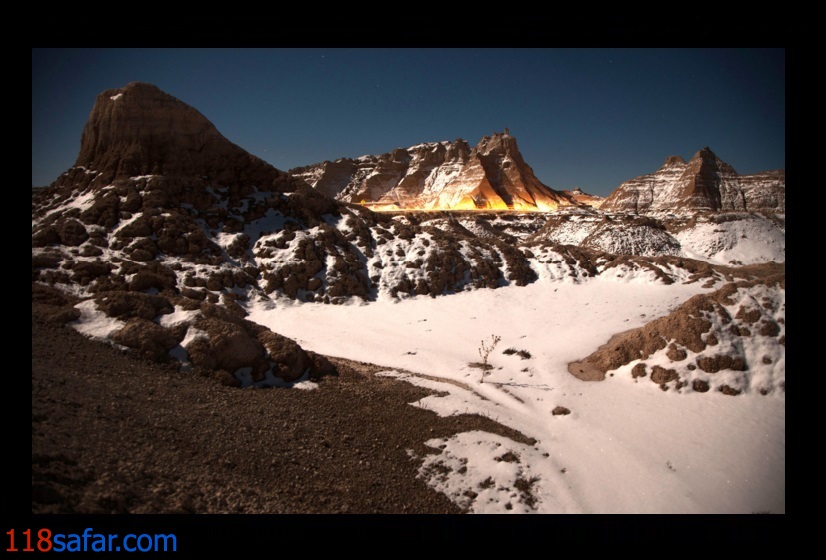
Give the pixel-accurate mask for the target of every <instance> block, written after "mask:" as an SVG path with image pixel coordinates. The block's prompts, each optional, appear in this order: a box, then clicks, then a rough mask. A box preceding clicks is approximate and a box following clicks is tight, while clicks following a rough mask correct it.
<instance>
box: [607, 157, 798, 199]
mask: <svg viewBox="0 0 826 560" xmlns="http://www.w3.org/2000/svg"><path fill="white" fill-rule="evenodd" d="M601 209H602V210H606V211H609V212H632V213H637V214H642V213H646V212H695V211H718V210H719V211H741V212H742V211H747V212H777V213H783V212H785V211H786V174H785V172H784V171H782V170H779V171H765V172H763V173H757V174H754V175H740V174H738V173H737V172H736V171H735V170H734V168H733V167H732V166H730V165H729V164H727V163H726V162H724V161H723V160H721V159H720V158H718V157H717V156H716V155H715V154H714V152H712V151H711V149H709V148H708V147H706V148H703V149H702V150H700V151H699V152H697V153H696V154H694V157H692V158H691V160H690V161H689V162H688V163H686V162H685V160H684V159H683V158H681V157H680V156H670V157H668V158H667V159H666V160H665V163H663V165H662V167H660V168H659V169H658V170H657V171H656V172H654V173H650V174H648V175H642V176H640V177H637V178H635V179H631V180H630V181H626V182H625V183H623V184H621V185H620V186H619V187H617V188H616V190H614V192H612V193H611V195H610V196H608V198H607V199H605V202H604V203H603V204H602V207H601Z"/></svg>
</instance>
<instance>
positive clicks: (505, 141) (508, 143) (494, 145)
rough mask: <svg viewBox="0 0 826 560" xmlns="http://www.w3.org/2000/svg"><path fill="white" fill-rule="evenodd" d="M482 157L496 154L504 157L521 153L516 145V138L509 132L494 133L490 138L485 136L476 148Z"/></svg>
mask: <svg viewBox="0 0 826 560" xmlns="http://www.w3.org/2000/svg"><path fill="white" fill-rule="evenodd" d="M474 150H476V152H477V153H479V154H481V155H488V154H492V153H496V154H499V155H504V154H506V153H509V152H512V153H519V148H518V147H517V145H516V138H515V137H514V136H511V135H510V133H509V131H508V132H494V133H493V134H491V135H490V136H483V137H482V139H481V140H480V141H479V143H478V144H476V148H474Z"/></svg>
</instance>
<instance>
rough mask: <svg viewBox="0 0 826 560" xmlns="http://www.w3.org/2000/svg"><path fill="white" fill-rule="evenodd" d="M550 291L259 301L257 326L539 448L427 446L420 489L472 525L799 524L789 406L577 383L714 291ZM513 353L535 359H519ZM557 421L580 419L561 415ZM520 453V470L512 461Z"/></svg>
mask: <svg viewBox="0 0 826 560" xmlns="http://www.w3.org/2000/svg"><path fill="white" fill-rule="evenodd" d="M543 276H544V277H543V278H541V279H540V281H538V282H536V283H534V284H532V285H529V286H525V287H515V286H508V287H502V288H499V289H496V290H486V289H480V290H473V291H467V292H461V293H458V294H455V295H451V296H450V297H440V298H430V297H426V296H425V297H412V298H409V299H405V300H402V301H399V300H393V299H391V298H380V299H379V300H378V301H377V302H374V303H370V304H361V303H358V302H352V303H350V304H344V305H335V306H333V305H321V304H308V303H296V302H291V301H282V300H279V301H277V302H268V301H264V300H258V301H257V302H255V303H251V304H250V309H249V311H250V317H249V318H250V319H251V320H253V321H256V322H258V323H261V324H264V325H266V326H268V327H270V328H271V329H273V330H274V331H276V332H278V333H280V334H283V335H285V336H289V337H291V338H294V339H295V340H296V341H297V342H298V343H299V344H301V345H302V346H303V347H304V348H306V349H308V350H312V351H315V352H320V353H324V354H328V355H333V356H341V357H345V358H350V359H355V360H360V361H367V362H371V363H376V364H380V365H382V366H386V367H387V368H388V370H387V372H385V375H392V376H396V377H401V378H403V379H406V380H407V381H410V382H413V383H416V384H418V385H422V386H424V387H428V388H431V389H436V390H438V391H440V395H442V396H436V395H431V396H428V397H425V398H423V399H421V400H420V401H418V402H416V403H412V404H414V405H415V406H419V407H422V408H425V409H427V410H431V411H433V412H434V413H435V414H440V415H453V414H463V413H477V414H481V415H484V416H487V417H489V418H491V419H493V420H496V421H498V422H500V423H502V424H505V425H507V426H510V427H512V428H514V429H516V430H519V431H520V432H521V433H523V434H525V435H526V436H528V437H529V438H534V439H535V440H536V444H535V445H533V446H531V445H527V444H524V443H518V442H515V441H513V440H510V439H507V438H504V437H502V436H498V435H495V434H490V433H486V432H467V433H460V434H457V435H455V436H453V437H451V438H448V439H446V440H432V441H430V442H427V444H428V445H430V446H432V447H434V448H437V450H438V449H439V448H441V453H439V454H436V455H428V456H426V457H425V458H424V463H423V465H422V467H421V471H420V476H421V477H422V478H423V479H424V480H425V481H427V482H428V483H429V484H431V485H432V486H433V487H434V488H436V489H438V490H440V491H442V492H444V493H445V494H446V495H448V496H449V497H450V498H451V499H452V500H454V501H455V502H457V503H459V504H460V505H462V506H464V507H467V508H469V509H470V510H471V511H473V512H480V513H481V512H485V513H489V512H499V513H521V512H540V513H751V512H755V511H771V512H772V513H783V512H785V397H784V396H783V395H784V394H783V393H782V392H779V391H776V392H773V393H771V394H770V395H768V396H763V395H760V394H758V393H757V392H755V391H751V392H746V393H744V394H742V395H740V396H737V397H731V396H726V395H723V394H721V393H719V392H709V393H704V394H701V393H694V392H692V391H690V390H683V391H680V392H677V391H676V390H672V391H668V392H663V391H661V390H660V389H659V387H658V386H657V385H656V384H654V383H652V382H651V381H650V380H649V379H648V378H640V379H638V380H637V382H635V381H634V380H633V379H631V378H630V376H628V375H625V376H623V375H620V374H619V373H617V374H616V375H615V376H613V377H610V376H609V377H607V378H606V380H605V381H603V382H590V383H589V382H583V381H579V380H578V379H576V378H574V377H573V376H571V375H570V374H569V373H568V371H567V364H568V363H569V362H571V361H573V360H577V359H581V358H583V357H585V356H587V355H589V354H590V353H592V352H593V351H594V350H596V349H597V348H598V347H599V346H600V345H602V344H604V343H605V342H607V341H608V339H609V338H610V337H611V336H612V335H614V334H616V333H618V332H622V331H625V330H628V329H632V328H636V327H640V326H642V325H644V324H646V323H647V322H649V321H651V320H653V319H654V318H657V317H660V316H664V315H666V314H667V313H669V312H670V311H672V310H673V309H675V308H676V307H677V306H678V305H679V304H681V303H682V302H684V301H685V300H686V299H688V298H689V297H691V296H692V295H694V294H697V293H701V292H704V291H706V290H704V289H703V288H702V287H701V286H700V285H699V284H700V283H696V282H695V283H692V284H682V283H675V284H672V285H668V286H666V285H663V284H660V283H651V282H650V279H649V278H645V279H643V278H642V277H641V276H640V277H633V278H628V277H623V278H620V277H618V276H616V275H615V276H614V277H612V278H602V277H596V278H578V279H576V281H574V279H571V280H570V281H567V282H565V281H559V280H557V281H550V280H551V279H552V278H554V277H555V274H550V273H548V274H547V275H543ZM643 280H645V281H643ZM744 297H745V296H744ZM752 297H757V298H758V299H759V298H760V297H762V296H761V294H756V295H755V294H752ZM738 304H739V302H738ZM735 311H736V305H735V306H734V308H733V311H732V313H734V312H735ZM354 325H357V326H358V327H357V329H358V330H357V332H356V330H354V329H355V327H354ZM492 334H497V335H500V336H501V337H502V340H501V342H500V343H499V345H498V346H497V347H496V348H495V350H494V351H493V353H492V354H491V355H490V363H491V364H492V365H493V366H494V369H493V370H491V371H489V372H488V375H487V376H486V377H485V379H484V382H482V381H481V370H480V369H478V368H474V367H470V366H469V363H471V362H478V361H479V354H478V349H479V346H480V341H482V340H486V341H489V340H490V337H491V335H492ZM508 348H515V349H517V350H526V351H528V352H530V355H531V357H530V358H529V359H522V358H521V357H520V356H519V355H517V354H513V355H504V354H503V353H502V351H503V350H505V349H508ZM761 351H762V350H761V349H755V350H754V352H755V354H754V355H755V356H756V355H758V354H759V353H760V352H761ZM765 368H766V371H762V372H758V373H759V375H762V376H771V375H774V376H775V377H776V376H778V375H780V373H779V372H780V371H781V370H783V371H782V376H783V378H785V371H784V370H785V361H780V362H775V363H774V364H773V365H765ZM618 371H619V370H618ZM729 373H732V372H719V373H717V374H715V375H728V374H729ZM425 376H426V377H425ZM557 406H563V407H566V408H568V409H570V410H571V414H570V415H567V416H555V415H553V413H552V411H553V410H554V408H555V407H557ZM497 444H498V445H497ZM442 446H444V447H443V448H442ZM506 451H510V452H511V453H512V454H513V455H512V456H510V457H511V458H513V457H514V456H515V457H516V458H518V462H517V461H515V460H510V461H509V460H502V456H503V454H504V453H505V452H506ZM497 457H498V458H499V460H497ZM489 476H490V477H491V478H492V479H493V480H494V481H495V483H494V484H492V485H491V484H490V483H489V482H486V481H487V477H489ZM526 489H527V491H526Z"/></svg>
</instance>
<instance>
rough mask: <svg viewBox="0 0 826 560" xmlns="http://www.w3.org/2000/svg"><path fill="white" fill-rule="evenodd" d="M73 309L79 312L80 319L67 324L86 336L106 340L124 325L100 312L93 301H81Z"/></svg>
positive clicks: (122, 322)
mask: <svg viewBox="0 0 826 560" xmlns="http://www.w3.org/2000/svg"><path fill="white" fill-rule="evenodd" d="M75 307H76V308H78V309H79V310H80V317H79V318H78V319H76V320H74V321H72V322H71V323H69V324H70V325H71V326H73V327H74V328H76V329H77V330H78V331H79V332H80V333H82V334H85V335H86V336H89V337H92V338H96V339H100V340H106V339H108V338H109V337H110V336H111V335H112V334H113V333H114V332H115V331H118V330H120V329H122V328H123V327H124V326H125V325H126V323H125V322H124V321H121V320H119V319H114V318H112V317H109V316H108V315H106V313H104V312H103V311H100V310H99V309H98V308H97V305H95V300H93V299H87V300H86V301H82V302H80V303H78V304H77V305H75Z"/></svg>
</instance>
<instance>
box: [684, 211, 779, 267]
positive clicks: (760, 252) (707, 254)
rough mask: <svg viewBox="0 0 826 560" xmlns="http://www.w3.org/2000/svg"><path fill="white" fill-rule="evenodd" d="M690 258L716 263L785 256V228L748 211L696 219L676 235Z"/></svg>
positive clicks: (752, 261) (745, 262) (757, 260)
mask: <svg viewBox="0 0 826 560" xmlns="http://www.w3.org/2000/svg"><path fill="white" fill-rule="evenodd" d="M675 237H676V238H677V240H678V241H679V242H680V245H681V246H682V250H683V254H685V256H687V257H689V258H693V259H699V260H704V261H709V262H713V263H718V264H730V263H731V262H732V261H736V262H739V263H742V264H754V263H760V262H766V261H776V262H784V261H785V260H786V232H785V229H781V228H780V227H778V226H777V225H775V224H774V223H773V222H771V221H770V220H768V219H766V218H763V217H761V216H759V215H756V214H755V215H750V216H747V217H744V218H743V219H740V220H735V221H729V222H723V223H721V224H716V223H714V222H705V223H698V224H697V225H696V226H694V227H693V228H690V229H686V230H683V231H681V232H679V233H677V234H676V235H675Z"/></svg>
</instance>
